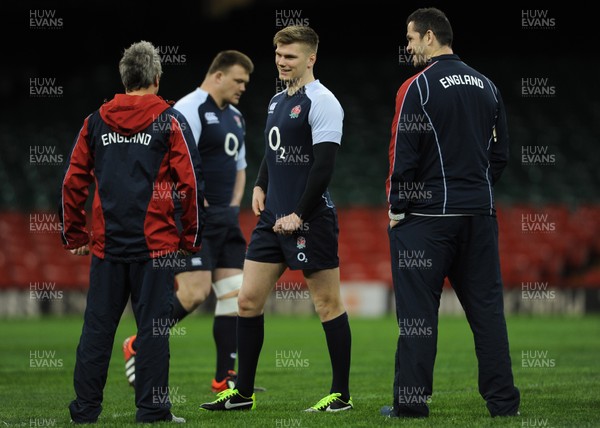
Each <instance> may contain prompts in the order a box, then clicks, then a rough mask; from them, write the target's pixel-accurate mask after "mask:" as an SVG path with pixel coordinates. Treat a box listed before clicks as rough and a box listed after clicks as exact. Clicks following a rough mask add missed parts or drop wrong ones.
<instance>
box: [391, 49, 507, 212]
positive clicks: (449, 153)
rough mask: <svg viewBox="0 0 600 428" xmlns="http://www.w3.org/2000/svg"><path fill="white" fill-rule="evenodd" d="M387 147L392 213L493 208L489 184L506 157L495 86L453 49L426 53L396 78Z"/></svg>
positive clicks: (502, 115) (502, 114)
mask: <svg viewBox="0 0 600 428" xmlns="http://www.w3.org/2000/svg"><path fill="white" fill-rule="evenodd" d="M391 132H392V136H391V141H390V146H389V162H390V163H389V167H390V168H389V175H388V178H387V183H386V187H387V189H386V190H387V196H388V202H389V208H390V210H391V211H392V212H394V213H413V214H423V215H436V216H438V215H475V214H483V215H495V206H494V194H493V186H494V184H495V183H496V182H497V181H498V179H499V178H500V175H501V174H502V172H503V170H504V168H505V167H506V164H507V162H508V139H509V138H508V129H507V124H506V112H505V109H504V104H503V102H502V98H501V96H500V92H499V91H498V89H497V88H496V86H495V85H494V84H493V83H492V82H491V81H490V80H489V79H488V78H487V77H485V76H484V75H483V74H481V73H479V72H478V71H476V70H474V69H473V68H471V67H469V66H468V65H467V64H465V63H464V62H462V61H461V60H460V58H459V57H458V56H457V55H454V54H449V55H440V56H437V57H433V58H432V59H431V63H430V64H429V65H428V66H427V67H426V68H425V69H424V70H423V71H421V72H420V73H417V74H416V75H414V76H413V77H411V78H409V79H408V80H406V82H404V83H403V84H402V86H401V87H400V89H399V90H398V93H397V95H396V111H395V115H394V120H393V122H392V130H391Z"/></svg>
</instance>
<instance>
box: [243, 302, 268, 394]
mask: <svg viewBox="0 0 600 428" xmlns="http://www.w3.org/2000/svg"><path fill="white" fill-rule="evenodd" d="M264 338H265V317H264V314H261V315H259V316H257V317H248V318H246V317H240V316H238V317H237V343H238V346H237V348H238V377H237V383H236V388H237V390H238V391H239V392H240V394H242V395H243V396H244V397H251V396H252V394H253V393H254V378H255V377H256V367H257V366H258V357H259V355H260V351H261V349H262V345H263V341H264Z"/></svg>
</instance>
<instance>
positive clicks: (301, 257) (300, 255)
mask: <svg viewBox="0 0 600 428" xmlns="http://www.w3.org/2000/svg"><path fill="white" fill-rule="evenodd" d="M296 258H297V259H298V261H299V262H302V263H308V257H306V254H304V253H303V252H300V253H298V255H297V256H296Z"/></svg>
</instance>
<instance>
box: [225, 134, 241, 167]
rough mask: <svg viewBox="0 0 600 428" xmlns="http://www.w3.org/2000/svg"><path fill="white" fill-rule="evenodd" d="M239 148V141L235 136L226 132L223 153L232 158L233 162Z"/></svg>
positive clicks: (236, 157)
mask: <svg viewBox="0 0 600 428" xmlns="http://www.w3.org/2000/svg"><path fill="white" fill-rule="evenodd" d="M239 147H240V141H239V140H238V137H237V136H236V135H235V134H232V133H231V132H228V133H227V135H225V153H227V154H228V155H229V156H233V157H234V159H235V160H237V159H238V149H239Z"/></svg>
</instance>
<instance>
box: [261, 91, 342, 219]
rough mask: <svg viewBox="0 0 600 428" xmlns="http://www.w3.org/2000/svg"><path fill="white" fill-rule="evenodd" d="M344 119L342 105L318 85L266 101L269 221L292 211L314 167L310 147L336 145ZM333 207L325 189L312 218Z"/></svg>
mask: <svg viewBox="0 0 600 428" xmlns="http://www.w3.org/2000/svg"><path fill="white" fill-rule="evenodd" d="M343 119H344V111H343V109H342V106H341V104H340V103H339V101H338V100H337V98H336V97H335V96H334V95H333V93H332V92H331V91H330V90H329V89H327V88H326V87H325V86H323V85H322V84H321V83H320V82H319V80H314V81H312V82H311V83H308V84H307V85H305V86H304V87H302V88H300V90H298V91H297V92H296V93H295V94H294V95H288V94H287V91H285V90H284V91H282V92H279V93H278V94H276V95H275V96H274V97H273V98H272V99H271V101H270V102H269V107H268V112H267V124H266V128H265V140H266V145H265V153H266V162H267V168H268V175H269V184H268V188H267V196H266V206H265V210H266V211H267V212H269V213H270V214H271V216H272V217H273V218H279V217H282V216H285V215H288V214H291V213H292V212H294V210H295V209H296V206H297V205H298V202H299V201H300V198H301V197H302V194H303V193H304V189H305V187H306V182H307V179H308V174H309V172H310V169H311V167H312V164H313V162H314V157H313V145H315V144H319V143H324V142H331V143H337V144H341V141H342V125H343ZM333 206H334V205H333V202H332V200H331V198H330V196H329V191H328V190H326V191H325V192H324V193H323V195H322V198H321V201H320V202H319V205H317V207H316V208H315V209H314V211H313V215H318V214H319V213H320V212H322V211H323V210H326V209H331V208H333Z"/></svg>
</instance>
